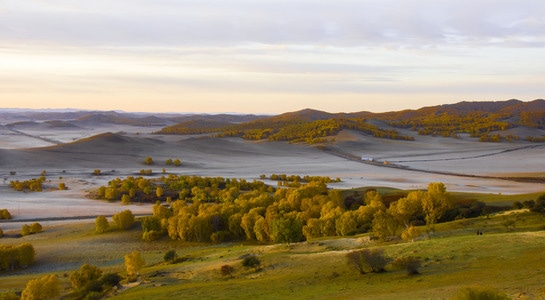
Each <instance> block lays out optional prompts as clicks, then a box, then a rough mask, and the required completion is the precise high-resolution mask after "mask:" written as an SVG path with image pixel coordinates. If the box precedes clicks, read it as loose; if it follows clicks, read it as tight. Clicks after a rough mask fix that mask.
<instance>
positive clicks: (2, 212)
mask: <svg viewBox="0 0 545 300" xmlns="http://www.w3.org/2000/svg"><path fill="white" fill-rule="evenodd" d="M0 219H11V214H10V213H9V211H8V210H7V209H5V208H4V209H0Z"/></svg>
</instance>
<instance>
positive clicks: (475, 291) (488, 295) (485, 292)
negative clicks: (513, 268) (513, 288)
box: [452, 287, 509, 300]
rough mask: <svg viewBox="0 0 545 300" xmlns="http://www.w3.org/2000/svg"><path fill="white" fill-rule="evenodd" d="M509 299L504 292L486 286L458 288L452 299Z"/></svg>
mask: <svg viewBox="0 0 545 300" xmlns="http://www.w3.org/2000/svg"><path fill="white" fill-rule="evenodd" d="M476 299H478V300H508V299H509V297H507V295H505V294H504V293H502V292H500V291H498V290H495V289H492V288H485V287H466V288H462V289H460V290H458V292H457V293H456V295H454V297H452V300H476Z"/></svg>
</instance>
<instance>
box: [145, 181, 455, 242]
mask: <svg viewBox="0 0 545 300" xmlns="http://www.w3.org/2000/svg"><path fill="white" fill-rule="evenodd" d="M198 181H199V180H196V181H195V182H198ZM205 181H207V180H206V179H205ZM259 186H260V185H259ZM184 188H186V189H187V188H188V187H185V186H184ZM195 191H203V190H201V189H199V188H196V189H195V187H193V188H191V192H188V193H187V194H185V197H183V198H182V199H184V200H176V201H173V202H171V204H170V205H167V206H165V205H162V204H161V202H157V203H156V204H155V205H154V206H153V216H151V217H145V218H142V219H141V224H142V229H143V239H144V240H148V241H149V240H154V239H156V238H159V237H161V236H163V235H168V236H169V237H170V238H172V239H180V240H184V241H197V242H208V241H213V242H222V241H228V240H241V239H246V240H256V241H261V242H269V241H273V242H281V243H291V242H298V241H301V240H303V239H313V238H318V237H323V236H346V235H352V234H356V233H363V232H368V231H372V232H373V234H374V236H375V237H377V238H379V239H388V238H391V237H396V236H402V237H403V238H405V239H406V240H412V239H414V238H415V237H416V236H418V235H419V234H420V233H419V232H418V230H416V227H415V226H414V225H420V224H427V225H428V226H433V224H435V223H436V222H438V221H439V220H441V219H442V218H443V217H444V216H445V214H446V213H447V212H448V211H449V210H450V209H452V208H453V207H454V205H453V201H452V199H451V197H450V196H449V194H448V193H447V192H446V188H445V186H444V185H443V184H442V183H431V184H430V185H429V186H428V190H427V191H415V192H410V193H409V194H407V196H406V197H403V198H401V199H399V200H397V201H395V202H392V203H390V204H389V207H387V205H386V204H385V202H384V201H383V200H382V197H381V195H380V194H378V193H377V192H375V191H369V192H368V193H366V194H365V196H364V199H363V200H362V201H361V202H360V203H358V204H357V205H354V204H353V205H351V206H350V207H347V206H346V203H345V198H344V196H343V194H342V192H341V191H339V190H329V189H328V188H327V185H326V184H325V182H323V181H310V182H308V183H306V184H304V185H300V186H299V187H294V188H279V189H276V190H274V191H271V190H270V189H269V188H260V189H256V190H251V191H244V192H242V191H240V190H238V189H235V190H233V187H230V188H229V187H228V186H224V189H218V190H217V191H216V192H215V193H214V194H215V195H217V196H220V199H221V201H207V200H210V199H211V198H210V196H209V195H208V194H206V192H205V195H200V193H196V192H195ZM205 191H206V190H205ZM227 195H228V196H227Z"/></svg>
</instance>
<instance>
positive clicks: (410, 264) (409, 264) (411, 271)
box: [393, 256, 422, 275]
mask: <svg viewBox="0 0 545 300" xmlns="http://www.w3.org/2000/svg"><path fill="white" fill-rule="evenodd" d="M393 265H394V266H396V267H398V268H400V269H405V270H407V274H408V275H416V274H420V272H418V268H420V266H421V265H422V262H421V261H420V259H418V258H417V257H414V256H404V257H398V258H396V259H395V260H394V262H393Z"/></svg>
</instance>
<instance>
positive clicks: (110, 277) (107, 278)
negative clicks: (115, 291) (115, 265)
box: [100, 273, 121, 287]
mask: <svg viewBox="0 0 545 300" xmlns="http://www.w3.org/2000/svg"><path fill="white" fill-rule="evenodd" d="M120 281H121V276H119V274H117V273H107V274H104V275H102V277H101V278H100V283H102V285H104V286H108V287H112V286H116V285H118V284H119V282H120Z"/></svg>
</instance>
